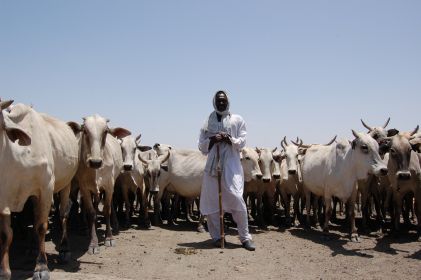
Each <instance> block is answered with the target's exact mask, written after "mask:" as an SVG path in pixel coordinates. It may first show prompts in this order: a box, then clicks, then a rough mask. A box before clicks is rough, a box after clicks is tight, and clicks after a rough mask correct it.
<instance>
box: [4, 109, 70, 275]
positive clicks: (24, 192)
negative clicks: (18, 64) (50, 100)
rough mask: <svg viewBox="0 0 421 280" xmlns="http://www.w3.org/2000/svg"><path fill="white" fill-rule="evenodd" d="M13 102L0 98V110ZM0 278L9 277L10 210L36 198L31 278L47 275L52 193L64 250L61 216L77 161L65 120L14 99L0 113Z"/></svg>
mask: <svg viewBox="0 0 421 280" xmlns="http://www.w3.org/2000/svg"><path fill="white" fill-rule="evenodd" d="M12 102H13V101H3V102H0V107H1V110H3V109H5V108H7V107H8V106H9V105H10V104H12ZM0 123H1V125H0V127H1V128H0V147H1V148H0V149H1V150H0V157H1V163H2V164H1V166H2V167H1V168H0V177H1V181H0V235H1V236H2V237H1V238H0V248H1V254H0V257H1V268H0V278H1V279H10V277H11V271H10V267H9V246H10V243H11V242H12V235H13V233H12V229H11V227H10V214H11V212H20V211H22V209H23V206H24V204H25V202H26V201H27V199H28V198H29V197H35V199H34V202H35V205H34V214H35V220H34V223H35V224H34V229H35V232H36V234H37V236H38V245H39V255H38V257H37V260H36V266H35V270H34V276H33V277H34V279H49V270H48V266H47V256H46V254H45V234H46V232H47V227H48V215H49V212H50V207H51V202H52V199H53V193H54V192H60V191H61V207H60V216H61V219H62V226H63V236H62V240H61V244H60V254H61V256H64V255H66V254H67V253H68V248H67V232H66V220H67V214H68V205H69V192H70V181H71V179H72V177H73V176H74V174H75V172H76V169H77V165H78V146H77V140H76V138H75V136H74V134H73V132H72V130H71V129H70V127H68V126H67V125H66V123H64V122H62V121H59V120H57V119H55V118H52V117H50V116H47V115H45V114H41V113H38V112H36V111H35V110H34V109H32V108H31V107H29V106H26V105H23V104H17V105H16V106H13V108H12V109H11V110H10V113H7V112H6V111H2V112H0Z"/></svg>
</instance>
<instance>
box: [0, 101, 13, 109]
mask: <svg viewBox="0 0 421 280" xmlns="http://www.w3.org/2000/svg"><path fill="white" fill-rule="evenodd" d="M13 102H14V100H6V101H1V102H0V108H1V109H2V110H4V109H6V108H7V107H9V106H10V105H12V103H13Z"/></svg>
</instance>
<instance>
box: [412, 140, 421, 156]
mask: <svg viewBox="0 0 421 280" xmlns="http://www.w3.org/2000/svg"><path fill="white" fill-rule="evenodd" d="M409 143H410V144H411V147H412V150H414V151H415V152H417V153H421V139H420V138H415V139H412V140H410V141H409Z"/></svg>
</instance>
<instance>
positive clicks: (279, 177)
mask: <svg viewBox="0 0 421 280" xmlns="http://www.w3.org/2000/svg"><path fill="white" fill-rule="evenodd" d="M273 179H275V180H279V179H281V174H273Z"/></svg>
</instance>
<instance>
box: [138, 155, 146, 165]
mask: <svg viewBox="0 0 421 280" xmlns="http://www.w3.org/2000/svg"><path fill="white" fill-rule="evenodd" d="M137 157H138V158H139V160H140V161H141V162H143V163H144V164H148V161H147V160H146V159H144V158H143V157H142V156H141V155H140V153H139V154H138V155H137Z"/></svg>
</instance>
